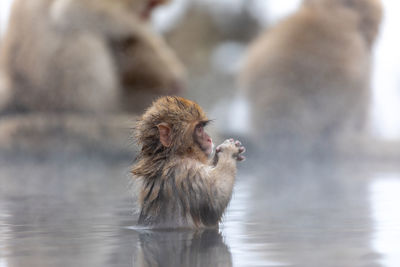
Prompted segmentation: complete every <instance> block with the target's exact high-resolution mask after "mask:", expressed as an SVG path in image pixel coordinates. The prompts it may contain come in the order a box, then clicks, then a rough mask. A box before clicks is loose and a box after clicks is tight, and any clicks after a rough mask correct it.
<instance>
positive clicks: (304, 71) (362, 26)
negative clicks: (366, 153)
mask: <svg viewBox="0 0 400 267" xmlns="http://www.w3.org/2000/svg"><path fill="white" fill-rule="evenodd" d="M381 16H382V10H381V2H380V0H305V1H304V2H303V4H302V6H301V7H300V9H299V10H298V11H297V12H296V13H294V14H293V15H292V16H290V17H289V18H287V19H285V20H283V21H282V22H280V23H278V24H277V25H276V26H275V27H274V28H272V29H270V30H268V31H267V32H265V33H264V34H262V35H261V36H260V37H259V38H258V39H257V40H256V41H254V43H253V44H252V45H251V46H250V48H249V51H248V54H247V58H246V60H245V63H244V67H243V69H242V72H241V77H240V87H241V89H242V90H243V93H244V95H245V96H246V97H247V98H248V100H249V101H250V103H251V112H250V113H251V114H252V115H251V116H252V118H251V122H252V128H253V132H254V133H255V136H254V138H255V139H256V140H261V139H263V140H266V141H267V143H266V144H267V146H268V147H269V148H271V149H272V147H273V146H275V147H278V149H283V150H284V149H288V150H291V149H292V148H293V147H295V146H299V147H301V146H303V148H306V149H313V148H316V147H321V148H323V147H324V146H325V145H326V144H330V143H331V144H338V142H340V140H341V139H342V138H344V136H350V135H359V134H360V133H363V132H364V131H365V129H366V126H367V117H368V109H369V101H370V100H369V96H370V87H369V80H370V58H371V50H372V46H373V43H374V40H375V38H376V36H377V33H378V28H379V24H380V21H381ZM270 145H271V146H270ZM329 149H330V148H329Z"/></svg>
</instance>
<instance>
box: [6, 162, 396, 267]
mask: <svg viewBox="0 0 400 267" xmlns="http://www.w3.org/2000/svg"><path fill="white" fill-rule="evenodd" d="M129 165H130V162H129V161H117V162H115V161H109V160H99V159H92V158H75V159H69V160H67V161H66V160H61V159H42V160H33V159H24V160H1V162H0V266H1V267H8V266H33V267H35V266H40V267H45V266H341V267H346V266H349V267H350V266H351V267H355V266H400V257H399V255H400V246H398V240H400V217H399V215H398V207H399V205H400V197H399V196H400V195H399V193H398V192H400V191H399V190H400V167H399V168H398V169H396V166H395V167H391V166H381V165H378V164H371V163H369V164H346V165H343V164H333V163H325V164H316V163H314V164H312V163H307V164H306V163H304V164H298V165H288V166H282V165H285V164H282V165H281V166H276V165H266V166H263V167H256V166H255V164H252V163H251V162H245V163H244V164H242V165H241V166H240V171H239V174H238V179H237V183H236V187H235V192H234V195H233V199H232V202H231V204H230V206H229V208H228V211H227V213H226V215H225V217H224V220H223V222H222V223H221V226H220V229H219V230H206V231H154V230H149V229H143V228H140V227H137V226H136V225H135V223H136V216H135V213H134V206H135V205H134V202H133V200H132V196H131V195H130V193H129V186H128V185H129Z"/></svg>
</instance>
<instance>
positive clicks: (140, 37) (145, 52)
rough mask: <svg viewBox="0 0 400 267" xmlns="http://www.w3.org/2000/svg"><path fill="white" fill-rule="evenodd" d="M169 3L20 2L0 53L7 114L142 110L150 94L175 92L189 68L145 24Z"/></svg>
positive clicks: (101, 0)
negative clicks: (152, 12)
mask: <svg viewBox="0 0 400 267" xmlns="http://www.w3.org/2000/svg"><path fill="white" fill-rule="evenodd" d="M163 2H166V1H162V0H130V1H129V0H115V1H111V0H30V1H23V0H15V2H14V5H13V8H12V11H11V16H10V22H9V27H8V30H7V31H6V33H5V36H4V39H3V43H2V47H1V51H0V63H1V65H0V66H1V68H2V71H3V72H4V76H5V79H4V80H5V81H3V82H2V84H6V85H7V88H6V89H7V90H8V91H9V92H8V93H7V94H5V95H7V96H8V98H9V101H8V102H7V103H6V104H5V107H4V108H5V109H7V110H10V111H11V112H13V111H17V112H21V111H56V112H57V111H78V112H80V111H83V112H104V111H120V110H121V109H122V110H129V111H131V110H133V111H138V110H141V109H140V107H138V106H140V105H143V104H146V103H143V100H144V99H145V97H144V96H143V95H146V94H147V93H148V94H150V95H152V96H154V95H162V94H170V93H177V92H178V91H179V90H180V89H181V88H182V84H183V83H184V80H185V74H184V68H183V66H182V64H181V63H180V61H179V60H178V59H177V58H176V57H175V55H174V54H173V52H172V51H171V50H170V49H169V48H168V46H167V45H166V43H165V42H164V41H163V40H162V39H161V38H160V37H159V36H157V35H156V34H154V33H153V32H152V31H151V30H150V29H149V27H148V26H147V25H146V21H145V19H146V18H147V17H148V16H149V14H150V12H151V10H152V9H153V7H154V6H156V5H157V4H159V3H160V4H161V3H163ZM119 48H121V49H122V50H118V49H119ZM3 87H4V86H3ZM139 89H140V90H139ZM2 91H5V89H3V90H2ZM136 91H137V92H138V95H139V96H138V98H135V92H136ZM147 101H149V100H147ZM0 103H1V101H0ZM150 103H151V102H147V104H150Z"/></svg>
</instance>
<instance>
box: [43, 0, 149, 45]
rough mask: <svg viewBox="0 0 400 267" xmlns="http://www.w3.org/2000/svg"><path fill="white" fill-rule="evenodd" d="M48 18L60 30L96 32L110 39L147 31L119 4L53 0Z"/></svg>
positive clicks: (84, 0)
mask: <svg viewBox="0 0 400 267" xmlns="http://www.w3.org/2000/svg"><path fill="white" fill-rule="evenodd" d="M50 14H51V15H50V16H51V19H53V21H54V22H55V24H56V26H58V27H60V28H61V29H72V30H83V31H88V30H89V31H90V32H98V33H99V34H101V35H105V36H109V37H110V38H121V37H127V36H132V35H134V36H143V35H146V36H147V35H148V31H149V30H148V29H147V27H145V26H144V23H143V22H140V21H139V20H140V19H139V17H138V16H135V14H134V13H133V10H132V9H129V8H128V7H126V6H125V5H124V2H123V1H104V0H56V1H54V2H53V4H52V5H51V7H50Z"/></svg>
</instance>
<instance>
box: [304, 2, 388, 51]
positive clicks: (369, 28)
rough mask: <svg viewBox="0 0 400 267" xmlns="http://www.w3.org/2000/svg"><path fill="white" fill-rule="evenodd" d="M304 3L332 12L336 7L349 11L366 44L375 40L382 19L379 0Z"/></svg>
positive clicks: (370, 44) (370, 43)
mask: <svg viewBox="0 0 400 267" xmlns="http://www.w3.org/2000/svg"><path fill="white" fill-rule="evenodd" d="M304 5H306V6H311V7H316V8H318V7H323V8H324V9H325V10H327V11H328V12H330V13H332V14H334V12H332V11H333V10H335V9H337V8H339V9H343V10H347V11H349V12H351V13H352V14H353V16H355V17H356V19H357V22H358V29H359V30H360V32H361V34H362V35H363V36H364V38H365V40H366V43H367V44H368V46H372V44H373V42H374V41H375V38H376V36H377V34H378V31H379V25H380V23H381V20H382V13H383V11H382V9H383V8H382V1H381V0H304ZM334 16H335V15H334Z"/></svg>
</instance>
